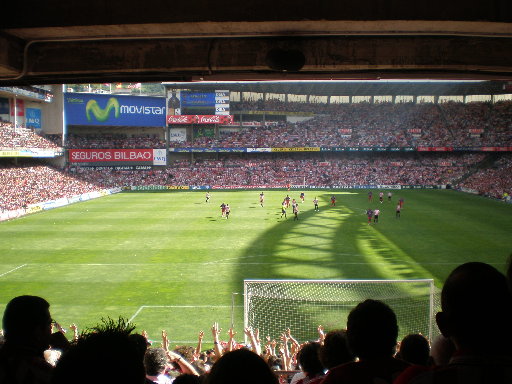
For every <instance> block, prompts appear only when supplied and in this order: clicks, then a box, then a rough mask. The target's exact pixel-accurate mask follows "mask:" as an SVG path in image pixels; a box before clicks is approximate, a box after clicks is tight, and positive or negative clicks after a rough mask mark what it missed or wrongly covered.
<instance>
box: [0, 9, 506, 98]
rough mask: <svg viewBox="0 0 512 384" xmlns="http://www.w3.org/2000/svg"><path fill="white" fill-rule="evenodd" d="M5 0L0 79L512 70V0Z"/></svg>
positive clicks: (432, 74) (501, 73)
mask: <svg viewBox="0 0 512 384" xmlns="http://www.w3.org/2000/svg"><path fill="white" fill-rule="evenodd" d="M4 3H5V4H2V8H1V9H2V16H3V17H2V22H1V23H0V86H7V85H35V84H65V83H104V82H105V83H113V82H154V81H199V80H216V81H227V80H315V79H321V80H331V79H352V80H363V79H396V78H397V79H440V80H442V79H444V80H447V79H484V80H490V79H494V80H512V2H511V1H510V0H493V1H480V0H466V1H465V2H464V4H461V2H460V1H459V0H430V1H410V0H394V1H373V2H372V1H353V0H337V1H332V0H326V1H316V2H315V1H309V0H277V1H276V0H258V1H251V0H247V1H245V2H240V1H238V0H218V1H208V0H197V1H194V2H190V1H169V0H152V1H138V0H88V1H82V2H77V1H69V0H52V1H41V0H21V1H7V2H4ZM353 86H354V87H355V86H357V85H353ZM365 87H367V86H365V85H361V86H360V88H359V90H360V91H361V92H363V93H364V92H366V91H365ZM400 87H402V88H404V87H405V86H404V85H403V84H402V85H400ZM432 87H433V86H432ZM324 92H325V93H329V90H327V89H326V90H325V91H324ZM358 92H359V91H358ZM368 92H370V93H373V94H375V93H378V89H377V88H371V89H370V90H369V91H368ZM400 93H402V91H400ZM431 93H434V92H431Z"/></svg>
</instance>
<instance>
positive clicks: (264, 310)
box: [244, 279, 441, 342]
mask: <svg viewBox="0 0 512 384" xmlns="http://www.w3.org/2000/svg"><path fill="white" fill-rule="evenodd" d="M440 293H441V290H440V289H439V288H436V287H435V286H434V280H430V279H422V280H245V281H244V326H245V327H248V326H250V327H252V328H253V329H256V328H258V329H259V332H260V333H259V335H260V339H261V340H265V337H266V336H270V337H271V338H272V339H275V340H279V337H280V335H281V334H282V333H283V332H285V330H286V329H287V328H290V330H291V333H292V336H293V337H294V338H295V339H296V340H297V341H299V342H305V341H311V340H316V339H318V326H319V325H322V327H323V328H324V330H325V332H326V333H327V332H329V331H331V330H333V329H345V328H346V325H347V317H348V314H349V313H350V311H351V310H352V308H354V307H355V306H356V305H357V304H358V303H360V302H362V301H364V300H366V299H374V300H381V301H383V302H385V303H386V304H387V305H389V306H390V307H391V308H392V309H393V311H394V312H395V314H396V317H397V319H398V325H399V335H398V340H399V341H400V340H401V339H402V338H403V337H404V336H406V335H408V334H410V333H421V334H422V335H424V336H425V337H428V339H429V340H433V338H435V337H436V336H437V335H439V329H438V328H437V325H436V323H435V321H434V316H435V313H436V312H438V311H439V310H440V308H441V294H440ZM246 342H247V340H246Z"/></svg>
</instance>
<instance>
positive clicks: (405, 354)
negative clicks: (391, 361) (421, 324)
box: [397, 333, 430, 366]
mask: <svg viewBox="0 0 512 384" xmlns="http://www.w3.org/2000/svg"><path fill="white" fill-rule="evenodd" d="M397 355H398V354H397ZM399 355H400V357H399V358H400V359H402V360H404V361H407V362H408V363H411V364H415V365H423V366H426V365H427V363H428V361H429V357H430V345H429V344H428V340H427V339H426V338H425V336H423V335H420V334H418V333H411V334H409V335H407V336H405V337H404V338H403V340H402V342H401V343H400V351H399ZM397 357H398V356H397Z"/></svg>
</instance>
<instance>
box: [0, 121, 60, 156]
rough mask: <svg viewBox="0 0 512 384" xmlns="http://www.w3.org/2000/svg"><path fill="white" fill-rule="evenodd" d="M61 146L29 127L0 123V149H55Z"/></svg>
mask: <svg viewBox="0 0 512 384" xmlns="http://www.w3.org/2000/svg"><path fill="white" fill-rule="evenodd" d="M59 147H61V146H59V145H58V144H56V143H55V142H53V141H52V140H49V139H47V138H46V137H44V136H43V135H39V134H37V133H34V132H33V131H32V130H31V129H28V128H23V127H16V128H15V127H14V125H13V124H12V123H6V122H2V123H0V149H1V150H13V149H17V150H18V149H28V148H38V149H57V148H59Z"/></svg>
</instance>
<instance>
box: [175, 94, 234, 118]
mask: <svg viewBox="0 0 512 384" xmlns="http://www.w3.org/2000/svg"><path fill="white" fill-rule="evenodd" d="M167 99H168V104H167V105H168V115H229V114H230V112H229V90H216V91H215V92H199V91H187V90H174V89H173V90H169V92H168V96H167Z"/></svg>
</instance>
